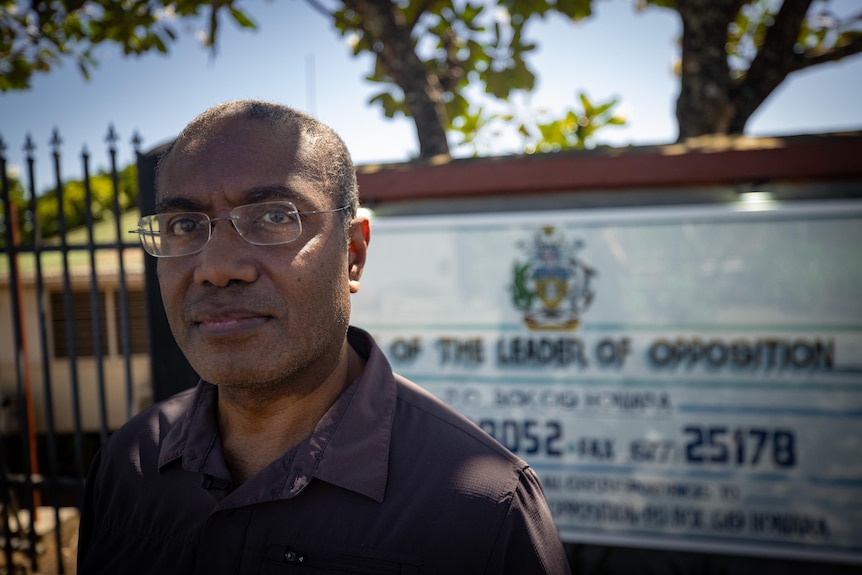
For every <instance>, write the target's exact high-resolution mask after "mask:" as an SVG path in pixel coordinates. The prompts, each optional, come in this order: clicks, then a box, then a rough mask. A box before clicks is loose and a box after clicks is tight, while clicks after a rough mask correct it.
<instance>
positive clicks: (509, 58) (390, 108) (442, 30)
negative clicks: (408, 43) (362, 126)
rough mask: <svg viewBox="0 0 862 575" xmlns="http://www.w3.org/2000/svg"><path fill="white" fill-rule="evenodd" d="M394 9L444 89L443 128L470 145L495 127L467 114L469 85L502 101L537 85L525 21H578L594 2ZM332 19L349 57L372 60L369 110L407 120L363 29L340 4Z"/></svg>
mask: <svg viewBox="0 0 862 575" xmlns="http://www.w3.org/2000/svg"><path fill="white" fill-rule="evenodd" d="M394 9H396V10H399V11H400V13H401V16H402V17H403V19H404V21H405V22H406V23H407V24H408V25H409V26H410V27H411V38H412V40H413V49H414V51H415V52H416V54H417V55H418V56H419V58H420V60H421V61H422V62H423V64H424V66H425V68H426V69H427V71H428V74H429V75H431V76H433V77H436V79H437V80H438V82H439V85H440V86H441V88H442V89H443V92H444V93H443V98H442V100H443V104H444V106H445V109H446V113H447V118H448V122H449V124H448V125H447V126H444V127H445V128H446V129H447V130H449V131H453V130H454V131H455V132H458V133H460V134H462V135H463V136H464V137H466V138H468V139H469V138H473V137H474V136H471V135H470V130H472V129H474V128H475V127H477V126H478V125H479V124H482V125H483V126H484V125H486V124H488V122H490V121H491V120H492V118H482V112H481V111H479V112H477V111H475V110H471V106H470V102H469V101H468V100H467V99H466V98H465V97H464V96H463V95H462V94H464V93H465V91H466V88H467V87H468V85H470V86H474V87H475V86H480V87H481V89H482V90H483V91H484V92H485V93H486V94H487V95H489V96H491V97H492V98H495V99H499V100H502V101H508V100H509V99H510V98H511V97H512V95H513V94H514V93H516V92H529V91H530V90H532V89H533V87H534V86H535V83H536V75H535V73H534V72H533V70H532V69H531V68H530V66H529V64H528V61H527V57H528V56H529V54H530V53H531V52H532V51H533V50H535V49H536V44H535V43H533V42H531V41H529V40H528V39H527V38H526V37H525V28H526V25H527V23H528V22H529V21H530V19H531V18H534V17H545V16H546V15H549V14H551V13H554V12H556V13H559V14H562V15H564V16H565V17H567V18H570V19H573V20H579V19H582V18H586V17H587V16H590V15H591V13H592V12H591V0H557V1H556V2H553V1H548V0H517V1H515V0H503V1H500V2H497V3H496V4H494V3H488V2H469V1H468V2H466V3H461V2H453V1H450V0H442V1H437V2H427V1H425V0H410V1H407V2H399V3H396V4H395V8H394ZM329 15H330V16H331V17H332V19H333V22H334V23H335V28H336V29H337V30H338V31H339V32H340V33H341V34H342V35H343V36H345V37H347V38H349V39H350V42H351V45H352V47H353V53H354V55H359V54H363V53H369V54H371V55H373V56H375V66H374V70H373V71H372V73H371V74H369V75H368V76H367V77H366V79H367V80H369V81H370V82H375V83H378V84H381V86H383V89H382V91H381V92H379V93H378V94H375V95H374V96H373V97H372V98H371V100H370V103H372V104H376V105H380V106H381V107H382V109H383V113H384V114H385V115H386V117H389V118H391V117H395V116H397V115H404V116H409V111H408V109H407V105H406V101H405V100H406V99H405V95H404V93H403V92H402V90H401V89H399V87H398V86H397V84H396V83H395V80H394V78H393V77H392V75H391V71H390V70H387V69H386V68H385V67H384V66H382V65H381V62H380V59H379V58H377V57H376V56H377V48H379V46H375V43H374V40H373V39H372V38H370V37H369V35H368V33H367V32H366V25H367V23H366V22H364V21H363V19H362V17H361V16H360V15H359V14H357V12H355V11H354V10H351V9H350V8H347V7H344V5H341V7H340V9H335V10H332V11H331V12H329Z"/></svg>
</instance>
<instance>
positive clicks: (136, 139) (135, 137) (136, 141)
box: [132, 130, 144, 154]
mask: <svg viewBox="0 0 862 575" xmlns="http://www.w3.org/2000/svg"><path fill="white" fill-rule="evenodd" d="M143 142H144V140H143V138H141V134H140V132H138V131H137V130H135V133H134V134H132V147H133V148H134V150H135V153H136V154H140V153H141V144H142V143H143Z"/></svg>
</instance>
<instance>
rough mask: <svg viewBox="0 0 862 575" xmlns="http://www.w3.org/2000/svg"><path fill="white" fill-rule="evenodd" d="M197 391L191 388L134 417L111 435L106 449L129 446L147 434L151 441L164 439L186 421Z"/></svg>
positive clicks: (155, 404)
mask: <svg viewBox="0 0 862 575" xmlns="http://www.w3.org/2000/svg"><path fill="white" fill-rule="evenodd" d="M195 389H196V387H191V388H189V389H186V390H184V391H181V392H179V393H177V394H175V395H173V396H171V397H169V398H167V399H165V400H163V401H160V402H158V403H154V404H153V405H151V406H149V407H147V408H145V409H143V410H142V411H140V412H139V413H137V414H136V415H134V416H132V418H131V419H129V420H128V421H127V422H125V423H124V424H123V425H121V426H120V427H119V428H117V430H116V431H114V432H113V433H112V434H111V436H110V437H109V438H108V441H107V443H106V444H105V448H108V447H110V446H111V445H112V444H114V445H118V446H125V445H128V444H129V443H128V442H129V441H133V440H136V439H137V438H140V437H141V435H142V434H146V436H147V437H149V438H150V439H155V438H158V437H163V436H164V435H165V434H166V433H167V432H168V431H169V430H170V429H172V428H173V427H174V426H175V425H177V424H182V422H184V421H185V419H186V418H185V415H186V414H187V413H188V411H189V409H191V406H192V403H193V401H194V398H195Z"/></svg>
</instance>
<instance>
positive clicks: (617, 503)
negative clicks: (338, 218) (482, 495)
mask: <svg viewBox="0 0 862 575" xmlns="http://www.w3.org/2000/svg"><path fill="white" fill-rule="evenodd" d="M353 305H354V310H353V318H352V323H353V324H355V325H358V326H360V327H363V328H365V329H367V330H369V331H370V332H371V333H372V334H373V335H374V336H375V337H376V338H377V340H378V342H379V343H380V344H381V347H382V348H383V349H384V351H385V352H386V354H387V356H388V358H389V359H390V361H391V362H392V364H393V367H394V369H395V370H396V371H397V372H399V373H401V374H402V375H404V376H406V377H408V378H410V379H412V380H413V381H415V382H417V383H419V384H420V385H422V386H423V387H425V388H426V389H428V390H429V391H431V392H432V393H434V394H435V395H437V396H438V397H440V398H441V399H443V400H444V401H446V402H447V403H449V404H450V405H452V406H453V407H455V408H457V409H458V410H459V411H461V412H462V413H463V414H465V415H466V416H467V417H469V418H470V419H472V420H473V421H475V422H476V423H478V424H479V425H480V426H481V427H482V428H484V429H485V430H486V431H488V432H489V433H490V434H491V435H493V436H494V437H496V438H497V439H498V440H499V441H500V442H501V443H503V444H504V445H506V446H507V447H508V448H509V449H511V450H512V451H514V452H515V453H517V454H518V455H520V456H521V457H523V458H524V459H526V460H527V461H528V462H529V463H530V464H531V465H532V466H533V467H534V469H535V470H536V471H537V473H538V474H539V477H540V478H541V481H542V484H543V487H544V490H545V494H546V497H547V499H548V503H549V505H550V508H551V511H552V513H553V515H554V518H555V520H556V522H557V526H558V528H559V531H560V533H561V536H562V537H563V539H564V540H566V541H571V542H598V543H603V544H619V545H639V546H651V547H657V548H683V549H692V550H705V551H720V552H730V553H743V554H762V555H773V556H784V557H812V558H818V557H820V558H826V559H835V560H840V561H852V562H862V203H859V202H841V203H837V204H836V203H832V204H830V203H827V202H822V203H821V204H805V205H794V206H793V207H783V208H775V209H770V210H765V211H742V210H738V209H736V210H735V209H732V208H728V207H726V206H722V207H701V208H681V207H676V208H667V207H662V208H641V209H637V210H632V209H626V210H622V209H613V210H611V209H608V210H585V211H559V212H529V213H512V214H493V215H483V216H476V215H471V216H458V215H441V216H422V217H419V216H416V217H403V216H401V217H392V218H385V217H381V218H376V219H374V220H373V223H372V236H371V250H370V253H369V262H368V265H367V268H366V270H365V275H364V276H363V278H362V289H361V290H360V292H359V294H357V296H355V298H354V302H353Z"/></svg>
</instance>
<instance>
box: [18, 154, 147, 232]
mask: <svg viewBox="0 0 862 575" xmlns="http://www.w3.org/2000/svg"><path fill="white" fill-rule="evenodd" d="M137 172H138V170H137V166H136V165H135V164H130V165H129V166H126V167H125V168H123V169H122V170H120V171H119V172H118V174H117V200H118V204H119V209H120V212H126V211H128V210H130V209H134V208H135V207H136V206H137V198H138V174H137ZM8 180H9V187H10V194H9V196H10V200H11V203H12V205H13V206H14V208H15V209H16V210H17V212H18V223H19V232H20V234H21V236H20V237H21V241H22V242H23V243H30V242H32V241H33V233H34V225H33V222H34V219H33V216H32V213H31V211H30V198H29V195H28V194H27V193H26V191H25V188H24V186H23V185H22V183H21V182H20V181H19V180H18V179H17V178H15V177H11V176H10V177H9V178H8ZM113 198H114V183H113V179H112V178H111V175H110V174H109V173H107V172H100V173H98V174H96V175H93V176H91V177H90V205H89V210H90V212H91V214H92V218H93V221H94V222H97V221H100V220H103V219H106V218H111V217H113ZM35 203H36V220H35V221H37V222H38V224H39V232H40V236H41V237H42V238H52V237H54V236H56V235H57V234H58V233H59V231H60V218H59V215H58V203H57V193H56V190H49V191H48V192H47V193H45V194H41V195H38V196H37V197H36V202H35ZM87 212H88V206H87V202H86V188H85V185H84V182H83V181H82V180H73V181H69V182H66V183H65V184H63V215H64V217H65V220H66V229H67V230H72V229H74V228H77V227H80V226H83V225H85V224H86V223H87V217H88V216H87ZM2 221H3V223H4V224H5V223H6V218H5V216H4V217H3V219H2ZM2 241H3V242H4V243H5V236H4V238H3V239H2Z"/></svg>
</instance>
